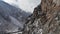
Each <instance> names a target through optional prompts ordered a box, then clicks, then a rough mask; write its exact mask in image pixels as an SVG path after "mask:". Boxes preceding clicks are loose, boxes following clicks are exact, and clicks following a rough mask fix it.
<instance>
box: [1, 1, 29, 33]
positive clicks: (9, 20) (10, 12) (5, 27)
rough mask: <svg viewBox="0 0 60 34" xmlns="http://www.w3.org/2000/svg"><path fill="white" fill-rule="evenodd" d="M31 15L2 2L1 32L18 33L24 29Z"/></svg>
mask: <svg viewBox="0 0 60 34" xmlns="http://www.w3.org/2000/svg"><path fill="white" fill-rule="evenodd" d="M28 15H29V13H26V12H25V11H23V10H22V9H20V8H16V7H14V6H12V5H9V4H8V3H5V2H3V1H0V31H7V32H12V31H17V30H18V28H20V29H21V30H22V29H23V26H24V23H25V21H26V20H25V19H26V17H27V16H28Z"/></svg>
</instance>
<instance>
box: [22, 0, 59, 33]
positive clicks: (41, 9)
mask: <svg viewBox="0 0 60 34" xmlns="http://www.w3.org/2000/svg"><path fill="white" fill-rule="evenodd" d="M23 34H60V0H42V2H41V4H39V5H38V6H37V7H36V8H35V9H34V12H33V14H32V15H31V16H29V17H28V18H27V22H26V25H25V29H24V31H23Z"/></svg>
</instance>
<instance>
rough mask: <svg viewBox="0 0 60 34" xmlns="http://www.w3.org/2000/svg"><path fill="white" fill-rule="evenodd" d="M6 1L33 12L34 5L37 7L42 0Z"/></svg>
mask: <svg viewBox="0 0 60 34" xmlns="http://www.w3.org/2000/svg"><path fill="white" fill-rule="evenodd" d="M4 1H5V2H7V3H9V4H11V5H15V6H17V7H19V8H21V9H23V10H25V11H28V12H31V13H32V12H33V9H34V7H36V6H37V5H38V4H40V2H41V0H4Z"/></svg>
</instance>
